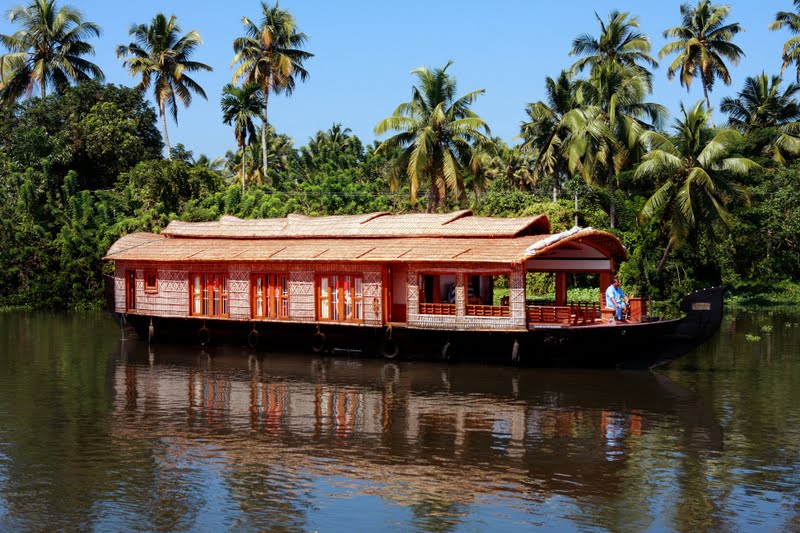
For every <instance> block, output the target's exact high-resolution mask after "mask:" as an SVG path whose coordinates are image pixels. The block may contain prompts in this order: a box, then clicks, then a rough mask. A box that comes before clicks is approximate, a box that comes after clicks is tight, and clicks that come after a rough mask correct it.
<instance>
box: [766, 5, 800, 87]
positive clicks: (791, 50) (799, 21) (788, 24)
mask: <svg viewBox="0 0 800 533" xmlns="http://www.w3.org/2000/svg"><path fill="white" fill-rule="evenodd" d="M792 3H793V4H794V8H795V10H797V11H800V0H793V2H792ZM782 28H787V29H788V30H789V31H790V32H791V33H793V34H794V35H795V37H792V38H791V39H789V40H788V41H786V43H784V45H783V65H782V66H781V74H783V71H784V70H786V67H788V66H789V65H790V64H792V63H794V65H795V79H796V80H797V81H800V14H798V13H792V12H791V11H778V13H776V14H775V20H774V21H773V22H772V23H770V25H769V29H771V30H780V29H782Z"/></svg>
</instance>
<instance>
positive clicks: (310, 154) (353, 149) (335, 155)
mask: <svg viewBox="0 0 800 533" xmlns="http://www.w3.org/2000/svg"><path fill="white" fill-rule="evenodd" d="M300 155H301V157H302V160H303V164H304V165H305V167H306V169H308V170H320V169H322V168H324V167H327V168H337V169H339V168H349V167H353V166H355V165H358V163H359V162H360V161H362V160H363V157H364V146H363V145H362V144H361V140H360V139H359V138H358V137H356V136H354V135H353V130H351V129H350V128H344V127H342V125H341V124H340V123H338V122H337V123H334V124H333V125H332V126H331V127H330V128H328V130H327V131H318V132H317V133H316V135H314V137H312V138H310V139H309V140H308V145H307V146H303V147H301V148H300Z"/></svg>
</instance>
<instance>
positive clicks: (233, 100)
mask: <svg viewBox="0 0 800 533" xmlns="http://www.w3.org/2000/svg"><path fill="white" fill-rule="evenodd" d="M220 105H221V106H222V121H223V122H224V123H225V124H228V125H229V126H230V125H232V126H233V135H234V136H235V137H236V144H238V146H239V149H240V150H241V151H242V191H244V178H245V174H246V173H247V151H246V150H245V146H246V145H247V143H248V142H252V141H253V139H254V138H255V136H256V127H255V125H254V124H253V117H257V116H259V115H260V114H261V99H260V94H259V88H258V85H255V84H254V83H247V84H245V85H244V86H243V87H236V86H235V85H232V84H230V83H229V84H227V85H225V87H224V88H223V89H222V101H221V102H220Z"/></svg>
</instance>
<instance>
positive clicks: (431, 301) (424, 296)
mask: <svg viewBox="0 0 800 533" xmlns="http://www.w3.org/2000/svg"><path fill="white" fill-rule="evenodd" d="M455 304H456V275H455V274H420V275H419V312H420V313H422V314H425V315H455V314H456V305H455Z"/></svg>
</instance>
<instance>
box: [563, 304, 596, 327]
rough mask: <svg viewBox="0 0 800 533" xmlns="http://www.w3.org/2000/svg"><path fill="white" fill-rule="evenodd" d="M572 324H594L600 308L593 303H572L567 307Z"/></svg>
mask: <svg viewBox="0 0 800 533" xmlns="http://www.w3.org/2000/svg"><path fill="white" fill-rule="evenodd" d="M569 308H570V314H571V315H572V323H573V324H575V325H579V324H594V323H595V321H596V320H597V319H599V318H600V307H599V306H598V305H597V304H595V303H588V302H584V303H574V304H570V305H569Z"/></svg>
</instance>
